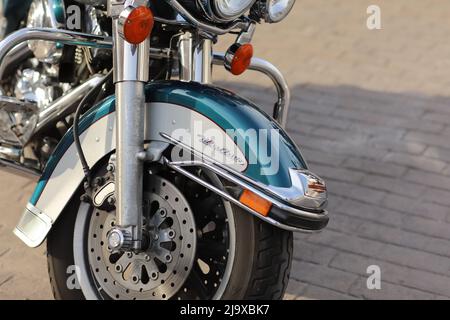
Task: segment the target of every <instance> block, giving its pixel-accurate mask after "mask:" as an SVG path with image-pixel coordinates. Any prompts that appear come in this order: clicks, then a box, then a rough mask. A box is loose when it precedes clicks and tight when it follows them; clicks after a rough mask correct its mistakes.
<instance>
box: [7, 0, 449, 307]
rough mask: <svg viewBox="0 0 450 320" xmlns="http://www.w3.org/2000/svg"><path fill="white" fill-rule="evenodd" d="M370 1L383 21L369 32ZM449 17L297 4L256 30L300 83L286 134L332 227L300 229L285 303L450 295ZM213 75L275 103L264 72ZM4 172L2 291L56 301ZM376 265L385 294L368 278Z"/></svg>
mask: <svg viewBox="0 0 450 320" xmlns="http://www.w3.org/2000/svg"><path fill="white" fill-rule="evenodd" d="M369 4H379V5H380V6H381V9H382V26H383V30H379V31H368V30H367V29H366V28H365V18H366V13H365V12H366V8H367V6H368V5H369ZM449 15H450V4H449V3H445V2H442V1H438V0H429V1H427V2H422V1H418V0H415V1H408V0H396V1H387V0H384V1H379V0H371V1H366V0H298V1H297V5H296V8H295V9H294V11H293V12H292V15H291V16H290V18H289V19H288V20H287V21H285V22H283V23H281V24H279V25H275V26H267V25H264V26H261V27H260V28H258V30H257V34H256V37H255V42H254V43H255V48H256V53H257V55H259V56H261V57H263V58H266V59H268V60H270V61H272V62H273V63H274V64H276V65H277V66H279V67H280V69H281V70H282V71H283V72H284V73H285V74H286V77H287V79H288V81H289V83H290V86H291V88H292V94H293V101H292V109H291V114H290V118H289V123H288V130H289V132H290V134H291V135H292V137H293V138H294V139H295V140H296V141H297V143H298V144H299V145H300V146H302V150H303V154H304V156H305V157H306V159H307V160H308V162H309V164H310V167H311V169H312V170H313V171H315V172H317V173H318V174H320V175H322V176H323V177H324V178H326V180H327V182H328V185H329V190H330V205H329V209H330V212H331V214H332V219H331V222H330V225H329V227H328V229H327V230H325V231H324V232H322V233H320V234H313V235H304V234H296V235H295V252H294V262H293V269H292V275H291V281H290V284H289V288H288V292H287V294H286V298H287V299H380V298H383V299H449V298H450V209H449V207H450V200H449V199H450V142H449V141H450V98H449V96H450V94H449V93H448V92H449V89H448V88H449V87H450V76H448V74H449V72H450V44H449V43H448V42H447V41H446V40H447V38H448V35H449V34H450V25H448V23H446V21H448V16H449ZM228 39H229V38H228ZM225 42H226V41H222V42H221V43H220V45H219V47H222V48H224V47H225ZM228 43H229V42H228ZM215 78H216V80H217V82H218V83H219V84H221V85H224V86H226V87H228V88H231V89H232V90H235V91H237V92H239V93H241V94H242V95H245V96H247V97H249V98H250V99H252V100H254V101H255V102H256V103H258V104H261V105H263V106H264V109H266V110H268V108H269V107H270V105H271V103H272V101H274V100H273V90H272V89H271V88H270V82H269V81H267V79H265V78H264V77H262V76H259V75H255V74H253V73H252V74H250V73H249V74H247V75H244V76H243V77H242V79H241V81H240V82H239V83H236V82H234V80H235V79H234V78H233V77H232V76H230V75H228V74H226V73H225V72H222V71H220V72H218V73H217V74H216V76H215ZM0 179H1V181H2V188H3V189H5V188H6V186H7V189H8V190H7V191H6V192H2V193H0V200H1V201H0V203H2V209H3V210H2V213H3V215H4V216H5V220H4V221H3V220H2V222H1V226H0V298H11V299H12V298H15V299H24V298H29V299H36V298H51V295H50V293H49V292H50V290H49V288H48V284H47V276H46V265H45V258H44V255H43V253H44V249H43V248H41V249H38V250H31V249H26V248H25V247H24V246H23V245H21V244H20V242H19V241H18V240H16V239H15V237H14V236H12V235H11V229H12V227H13V226H14V224H15V222H16V220H17V217H18V215H19V214H20V212H21V210H22V209H21V208H22V207H23V205H24V204H25V203H26V200H27V196H28V195H29V193H30V192H31V187H30V185H29V184H28V183H27V182H26V181H25V180H23V179H20V178H13V177H12V176H10V175H7V174H4V173H0ZM11 199H12V201H13V204H12V205H9V204H8V205H6V204H7V203H10V201H11ZM369 265H379V266H380V267H381V271H382V274H381V275H382V283H381V286H382V289H381V290H368V289H367V288H366V279H367V274H366V268H367V267H368V266H369Z"/></svg>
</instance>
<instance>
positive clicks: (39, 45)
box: [27, 0, 65, 64]
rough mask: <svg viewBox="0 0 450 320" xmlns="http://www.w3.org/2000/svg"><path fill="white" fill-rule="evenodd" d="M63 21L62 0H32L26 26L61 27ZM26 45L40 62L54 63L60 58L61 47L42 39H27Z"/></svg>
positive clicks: (63, 9)
mask: <svg viewBox="0 0 450 320" xmlns="http://www.w3.org/2000/svg"><path fill="white" fill-rule="evenodd" d="M64 22H65V8H64V2H63V0H34V1H33V2H32V3H31V5H30V10H29V11H28V19H27V27H28V28H54V29H57V28H61V27H63V26H64ZM28 47H29V48H30V50H31V51H33V53H34V56H35V57H36V58H37V59H38V60H39V61H41V62H46V63H51V64H56V63H58V62H59V61H60V60H61V57H62V47H61V46H60V45H59V44H58V43H54V42H48V41H44V40H32V41H28Z"/></svg>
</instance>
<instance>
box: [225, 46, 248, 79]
mask: <svg viewBox="0 0 450 320" xmlns="http://www.w3.org/2000/svg"><path fill="white" fill-rule="evenodd" d="M252 58H253V46H252V45H251V44H249V43H246V44H243V45H241V46H240V47H239V48H238V49H237V50H236V53H235V54H234V57H233V60H232V61H231V70H230V71H231V73H232V74H234V75H235V76H238V75H240V74H242V73H244V72H245V70H247V69H248V67H249V65H250V62H251V61H252Z"/></svg>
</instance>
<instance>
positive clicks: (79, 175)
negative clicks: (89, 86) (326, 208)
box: [15, 81, 307, 247]
mask: <svg viewBox="0 0 450 320" xmlns="http://www.w3.org/2000/svg"><path fill="white" fill-rule="evenodd" d="M146 100H147V108H146V115H145V117H146V127H147V129H146V140H164V139H163V137H162V135H161V133H168V134H170V131H171V130H172V131H173V130H174V129H176V128H177V126H188V127H189V126H192V122H189V121H187V122H186V121H185V124H184V125H182V124H181V123H180V122H183V119H184V120H186V119H187V118H192V117H193V115H195V117H196V119H200V120H201V121H203V122H205V123H209V124H210V125H213V126H216V127H217V128H219V129H221V130H222V131H223V132H226V133H227V134H228V132H234V135H233V137H232V140H233V141H235V142H236V144H237V145H238V146H239V148H240V149H241V150H242V151H243V152H242V153H243V154H244V155H245V157H246V158H247V159H246V160H247V163H246V166H245V168H244V169H243V170H241V174H244V175H246V176H247V177H248V178H250V179H251V180H253V181H256V182H258V183H259V184H260V185H266V186H268V187H270V188H272V190H289V189H290V188H291V187H292V184H293V181H292V169H296V170H297V169H298V170H305V169H307V167H306V162H305V161H304V159H303V158H302V156H301V154H300V152H299V150H298V148H297V147H296V146H295V143H294V142H293V141H292V140H291V139H290V137H289V136H288V135H287V134H286V133H285V132H284V130H283V129H282V128H281V127H280V126H279V125H278V124H277V123H276V122H275V121H274V120H273V119H272V118H271V117H269V116H268V115H267V114H265V113H264V112H263V111H261V110H260V109H259V108H258V107H256V106H255V105H254V104H252V103H251V102H249V101H248V100H245V99H243V98H241V97H238V96H237V95H235V94H233V93H232V92H230V91H227V90H224V89H219V88H216V87H213V86H206V85H202V84H198V83H186V82H178V81H167V82H157V83H151V84H148V85H147V86H146ZM175 118H176V119H178V120H177V121H178V122H177V121H175V120H173V119H175ZM79 128H80V130H79V131H80V138H81V143H82V148H83V150H84V153H85V155H86V158H87V161H88V164H89V165H90V166H91V167H93V166H94V165H95V164H96V163H98V162H99V161H100V160H102V159H104V158H105V156H107V155H109V154H111V153H112V152H114V150H115V138H114V137H115V99H114V97H109V98H106V99H105V100H103V101H102V102H100V103H99V104H97V105H96V106H94V107H93V108H91V110H90V111H89V112H87V113H86V114H85V115H84V116H83V117H82V119H81V121H80V125H79ZM191 129H192V128H191ZM249 130H257V132H258V133H259V132H263V131H265V132H267V133H268V134H267V135H265V136H264V139H263V140H265V143H266V144H265V145H264V146H265V147H266V149H268V150H271V151H270V152H271V153H277V154H278V155H279V156H275V154H273V155H272V154H271V155H270V157H268V158H269V159H275V160H276V161H278V163H277V164H276V166H275V169H276V170H274V166H273V163H268V162H267V161H262V160H261V159H260V155H261V151H260V149H261V148H260V146H259V145H258V144H260V143H259V142H260V141H259V140H261V139H259V138H258V139H257V141H255V140H254V139H250V138H249V136H248V135H247V133H248V132H249ZM260 130H262V131H260ZM271 133H272V134H271ZM273 133H274V134H273ZM264 152H265V153H267V150H265V151H264ZM250 158H253V161H250V160H251V159H250ZM266 158H267V157H266ZM266 160H267V159H266ZM83 178H84V174H83V170H82V167H81V164H80V161H79V159H78V156H77V153H76V148H75V145H74V141H73V132H72V130H69V131H68V132H67V133H66V135H65V136H64V137H63V138H62V139H61V141H60V143H59V144H58V146H57V147H56V149H55V151H54V153H53V155H52V156H51V157H50V159H49V160H48V162H47V164H46V167H45V169H44V172H43V174H42V176H41V178H40V180H39V182H38V184H37V186H36V189H35V191H34V193H33V195H32V197H31V199H30V201H29V203H28V206H27V209H26V210H25V212H24V215H23V217H22V219H21V222H20V223H19V225H18V226H17V228H16V230H15V233H16V235H18V236H19V237H20V238H21V239H22V240H23V241H24V242H25V243H27V244H28V245H30V246H32V247H35V246H38V245H39V244H40V243H42V241H44V239H45V237H46V235H47V233H48V232H49V230H50V229H51V225H52V224H53V223H54V222H55V221H56V220H57V219H58V217H59V215H60V214H61V213H62V212H63V210H64V208H65V206H66V204H67V203H68V202H69V201H70V199H71V198H72V197H73V195H74V194H75V192H76V191H77V190H78V188H79V187H80V184H81V183H82V181H83Z"/></svg>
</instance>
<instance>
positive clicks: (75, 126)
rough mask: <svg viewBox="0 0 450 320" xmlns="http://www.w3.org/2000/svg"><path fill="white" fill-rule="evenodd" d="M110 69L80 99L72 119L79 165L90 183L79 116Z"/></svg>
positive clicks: (100, 86)
mask: <svg viewBox="0 0 450 320" xmlns="http://www.w3.org/2000/svg"><path fill="white" fill-rule="evenodd" d="M112 71H113V70H112V69H111V70H110V71H109V72H108V73H107V74H106V75H105V76H104V77H103V79H102V80H101V81H100V82H99V83H98V84H97V85H96V86H95V87H94V88H92V89H91V90H90V91H89V92H88V94H87V95H86V96H85V97H84V98H83V99H82V100H81V102H80V104H79V105H78V107H77V111H76V112H75V116H74V119H73V139H74V142H75V147H76V148H77V152H78V156H79V158H80V161H81V165H82V166H83V172H84V177H85V178H86V181H87V183H88V184H89V185H90V182H91V181H90V168H89V165H88V163H87V161H86V157H85V156H84V153H83V149H82V147H81V142H80V135H79V128H78V125H79V122H80V116H81V113H82V111H83V109H84V108H85V107H86V106H88V105H89V100H90V99H91V98H92V97H93V96H94V95H95V94H96V93H97V91H98V90H99V89H101V88H102V86H103V85H104V84H105V83H106V82H107V81H108V80H110V79H111V77H112Z"/></svg>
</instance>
